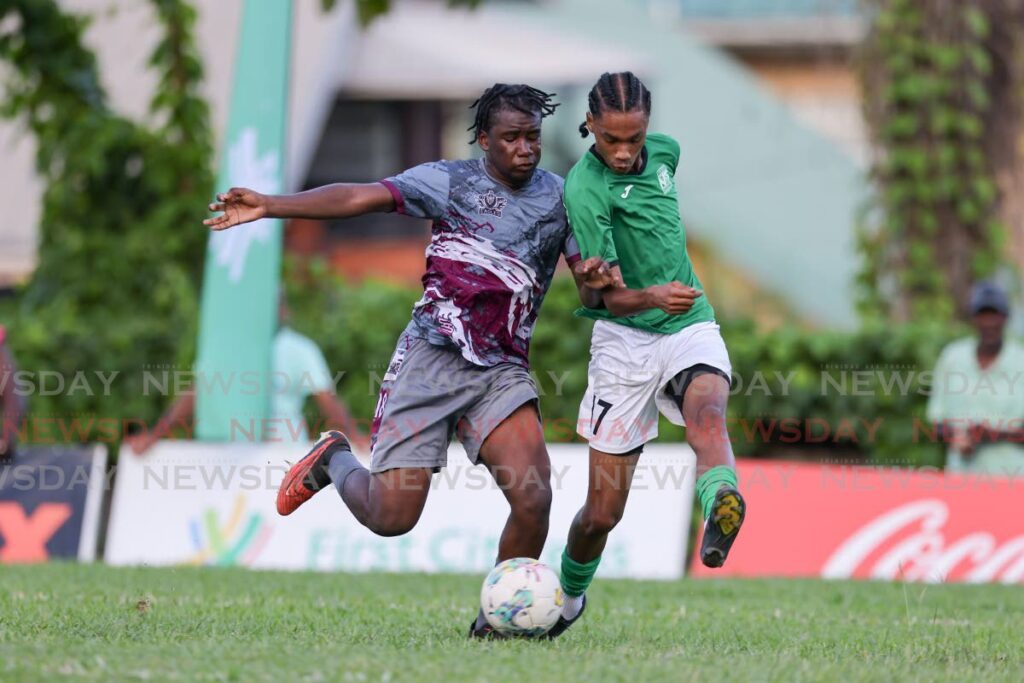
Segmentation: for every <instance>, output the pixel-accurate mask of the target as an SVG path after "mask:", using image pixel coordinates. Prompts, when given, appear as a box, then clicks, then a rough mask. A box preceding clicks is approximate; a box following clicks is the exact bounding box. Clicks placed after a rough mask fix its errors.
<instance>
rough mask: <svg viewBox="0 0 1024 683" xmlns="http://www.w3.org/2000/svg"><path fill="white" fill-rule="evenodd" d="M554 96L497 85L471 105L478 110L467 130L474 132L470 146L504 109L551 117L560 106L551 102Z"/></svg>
mask: <svg viewBox="0 0 1024 683" xmlns="http://www.w3.org/2000/svg"><path fill="white" fill-rule="evenodd" d="M554 96H555V93H546V92H544V91H543V90H537V88H531V87H530V86H528V85H522V84H519V85H508V84H506V83H495V84H494V85H492V86H491V87H490V88H488V89H487V90H485V91H484V94H483V95H481V96H480V99H478V100H477V101H476V102H474V103H473V104H471V105H469V108H470V109H476V118H475V119H474V120H473V125H472V126H470V127H469V128H467V129H466V130H470V131H472V132H473V139H472V140H470V141H469V144H471V145H472V144H473V143H474V142H476V140H477V138H479V137H480V133H481V131H485V130H487V129H488V128H490V127H491V124H492V123H493V119H494V115H495V113H497V112H499V111H501V110H502V109H515V110H516V111H521V112H523V113H524V114H530V115H532V114H540V117H541V118H542V119H543V118H544V117H546V116H551V115H552V114H554V113H555V109H557V108H558V104H557V103H555V102H552V101H551V99H552V98H553V97H554Z"/></svg>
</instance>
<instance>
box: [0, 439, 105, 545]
mask: <svg viewBox="0 0 1024 683" xmlns="http://www.w3.org/2000/svg"><path fill="white" fill-rule="evenodd" d="M106 467H107V450H106V448H105V447H104V446H75V445H60V446H20V447H19V448H18V452H17V454H16V456H15V458H14V461H13V462H11V463H9V464H5V465H0V562H2V563H15V562H19V563H20V562H45V561H46V560H48V559H50V558H61V559H77V560H80V561H82V562H91V561H93V560H94V559H96V540H97V534H98V532H99V515H100V505H101V503H102V502H103V490H104V483H105V481H106V480H105V476H104V475H105V473H106Z"/></svg>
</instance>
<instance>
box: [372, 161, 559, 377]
mask: <svg viewBox="0 0 1024 683" xmlns="http://www.w3.org/2000/svg"><path fill="white" fill-rule="evenodd" d="M381 182H382V183H383V184H384V185H385V186H386V187H387V188H388V189H389V190H390V191H391V194H392V195H393V196H394V198H395V204H396V206H397V210H398V211H399V212H400V213H404V214H406V215H409V216H416V217H419V218H430V219H433V221H434V224H433V228H432V230H431V233H432V234H431V239H430V246H428V247H427V252H426V256H427V272H426V273H425V274H424V275H423V298H421V299H420V300H419V302H417V303H416V305H415V306H414V307H413V314H412V321H411V322H410V323H409V327H408V328H407V329H406V332H407V333H408V334H410V335H412V336H414V337H418V338H421V339H426V340H427V341H429V342H431V343H432V344H437V345H441V346H444V345H452V344H454V345H455V346H456V347H457V348H458V349H459V350H460V351H461V353H462V355H463V357H465V359H466V360H468V361H470V362H471V363H474V364H476V365H482V366H485V367H489V366H494V365H498V364H499V363H516V364H518V365H523V366H527V365H528V355H529V351H530V337H531V335H532V334H533V327H534V323H536V321H537V312H538V311H539V310H540V306H541V302H543V301H544V295H545V294H546V293H547V291H548V287H549V286H550V285H551V279H552V277H553V276H554V273H555V266H556V265H558V257H559V255H561V254H564V255H565V258H566V261H567V262H568V263H569V264H570V265H571V264H572V263H574V262H575V261H577V260H578V259H579V248H578V247H577V246H576V242H575V239H574V238H573V236H572V232H571V231H570V230H569V225H568V222H567V220H566V217H565V208H564V205H563V204H562V184H563V181H562V179H561V178H560V177H558V176H557V175H554V174H553V173H548V172H547V171H542V170H538V171H536V172H535V173H534V176H533V178H532V180H531V181H530V183H529V184H528V185H526V186H525V187H523V188H521V189H519V190H511V189H509V188H507V187H505V186H504V185H502V184H500V183H498V182H496V181H495V180H493V179H492V178H491V177H490V176H489V175H488V174H487V171H486V170H485V169H484V162H483V160H482V159H474V160H466V161H435V162H431V163H428V164H422V165H420V166H416V167H414V168H411V169H409V170H408V171H405V172H404V173H401V174H399V175H397V176H394V177H392V178H387V179H385V180H382V181H381Z"/></svg>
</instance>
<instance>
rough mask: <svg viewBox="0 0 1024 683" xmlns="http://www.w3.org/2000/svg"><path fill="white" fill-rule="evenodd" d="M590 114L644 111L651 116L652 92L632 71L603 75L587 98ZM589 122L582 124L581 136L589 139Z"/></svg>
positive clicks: (595, 115) (596, 115)
mask: <svg viewBox="0 0 1024 683" xmlns="http://www.w3.org/2000/svg"><path fill="white" fill-rule="evenodd" d="M587 101H588V105H589V107H590V113H591V114H592V115H593V116H594V117H598V116H600V115H601V113H602V112H606V111H620V112H630V111H637V110H640V111H643V113H644V114H647V116H650V115H651V91H650V90H648V89H647V86H646V85H644V83H643V81H641V80H640V79H639V78H637V77H636V75H635V74H634V73H633V72H632V71H620V72H619V73H614V74H610V73H603V74H601V78H599V79H597V83H595V84H594V87H593V88H591V90H590V95H589V96H588V98H587ZM589 134H590V130H589V129H588V128H587V122H586V121H584V122H583V123H581V124H580V135H582V136H583V137H587V135H589Z"/></svg>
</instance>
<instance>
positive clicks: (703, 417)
mask: <svg viewBox="0 0 1024 683" xmlns="http://www.w3.org/2000/svg"><path fill="white" fill-rule="evenodd" d="M728 438H729V431H728V426H727V423H726V418H725V406H722V405H717V404H713V403H711V404H707V405H704V406H701V407H700V408H699V409H698V410H697V412H696V415H694V416H693V418H692V419H691V420H688V421H687V425H686V440H687V441H689V442H690V443H691V444H697V445H699V444H710V443H714V442H716V441H721V440H723V439H728Z"/></svg>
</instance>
